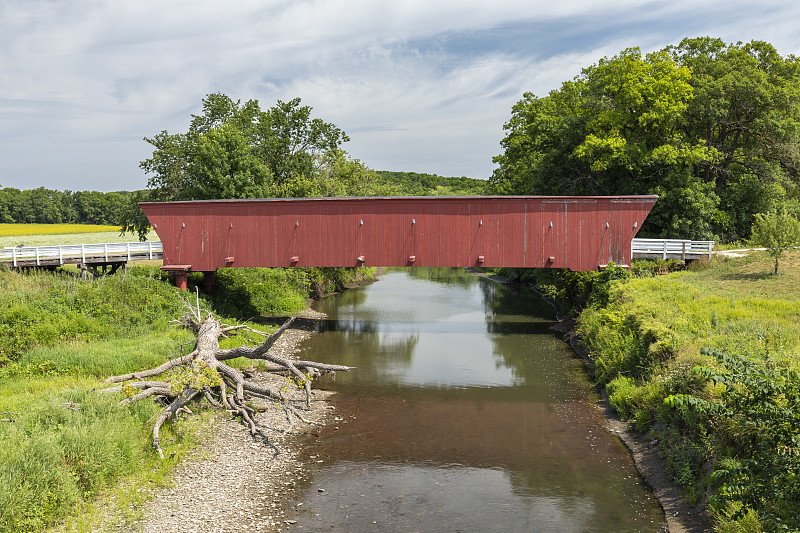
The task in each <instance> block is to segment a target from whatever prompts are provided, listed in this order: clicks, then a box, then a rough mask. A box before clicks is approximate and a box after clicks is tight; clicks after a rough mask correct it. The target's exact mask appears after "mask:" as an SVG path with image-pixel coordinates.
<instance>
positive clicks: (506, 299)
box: [480, 279, 556, 321]
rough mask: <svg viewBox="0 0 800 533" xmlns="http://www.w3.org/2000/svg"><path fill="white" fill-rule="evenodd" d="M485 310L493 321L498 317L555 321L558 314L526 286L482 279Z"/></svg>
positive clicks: (481, 285)
mask: <svg viewBox="0 0 800 533" xmlns="http://www.w3.org/2000/svg"><path fill="white" fill-rule="evenodd" d="M481 281H482V283H481V284H480V288H481V292H482V293H483V308H484V311H485V313H486V315H487V317H488V318H489V319H490V320H491V318H493V317H494V316H496V315H509V316H525V317H537V318H541V319H543V320H553V321H554V320H555V319H556V313H555V311H554V310H553V308H552V307H551V306H550V304H548V303H547V302H546V301H545V300H544V298H542V297H541V296H539V295H538V294H536V293H535V292H534V291H532V290H531V289H529V288H528V287H526V286H524V285H503V284H500V283H497V282H494V281H490V280H486V279H482V280H481Z"/></svg>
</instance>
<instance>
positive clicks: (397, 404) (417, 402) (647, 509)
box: [289, 269, 664, 532]
mask: <svg viewBox="0 0 800 533" xmlns="http://www.w3.org/2000/svg"><path fill="white" fill-rule="evenodd" d="M317 309H318V310H320V311H323V312H325V313H326V314H327V315H328V317H329V318H328V320H324V321H320V322H319V324H318V334H317V335H314V336H313V337H312V338H311V339H309V340H308V341H306V342H305V344H304V345H303V348H302V350H303V353H301V354H300V357H301V358H308V359H314V360H318V361H324V362H329V363H336V364H346V365H351V366H356V367H358V369H357V370H355V371H353V372H351V373H340V374H339V375H338V376H337V377H336V379H335V380H327V381H324V382H321V383H319V384H318V386H319V387H321V388H327V389H331V390H335V391H337V392H338V393H339V394H338V395H337V396H336V399H335V401H334V402H333V403H334V405H335V407H336V413H337V415H336V416H337V420H336V421H334V423H332V424H330V425H328V426H327V427H326V428H324V429H323V430H322V431H321V432H320V434H319V435H318V436H317V437H315V438H313V439H311V440H310V442H309V443H308V445H307V448H306V449H307V450H308V452H307V453H308V454H309V458H310V459H311V461H313V463H312V464H313V465H315V466H314V467H312V476H311V480H310V481H309V482H308V483H307V485H306V486H305V487H304V489H303V490H301V493H300V495H299V497H298V500H297V501H296V502H295V505H296V507H295V509H296V511H295V512H294V513H292V516H291V519H292V520H296V521H297V522H296V523H292V524H291V525H290V526H289V527H290V528H291V529H292V530H302V531H331V530H332V529H333V530H340V531H465V532H466V531H532V532H550V531H553V532H555V531H558V532H573V531H574V532H584V531H587V532H591V531H597V532H601V531H602V532H606V531H615V532H656V531H663V530H664V514H663V512H662V510H661V508H660V506H659V505H658V502H657V501H656V499H655V497H654V496H653V494H652V493H651V492H650V491H649V490H648V489H647V487H646V486H645V485H644V483H643V481H642V479H641V478H640V476H639V474H638V473H637V471H636V469H635V467H634V465H633V462H632V460H631V457H630V455H629V454H628V452H627V450H626V449H625V447H624V446H623V445H622V443H621V442H620V441H619V440H618V439H617V438H616V437H614V436H613V435H611V434H609V433H608V432H607V431H606V430H605V429H604V428H603V418H602V415H601V414H600V412H599V410H598V409H597V407H596V405H595V404H596V402H597V400H598V398H597V396H596V394H595V392H594V391H593V389H592V386H591V384H590V382H589V380H588V378H587V376H586V374H585V371H584V368H583V366H582V362H581V361H580V359H578V358H577V357H576V356H575V355H574V354H573V353H572V352H571V350H570V349H569V347H568V346H567V345H566V344H565V343H564V342H563V341H562V340H561V339H560V335H559V334H557V333H556V332H554V331H553V330H551V326H552V325H553V324H554V322H555V317H554V315H553V311H552V309H551V308H550V307H549V306H548V305H547V304H546V303H545V302H543V301H542V299H541V298H540V297H539V296H538V295H537V294H535V293H534V292H532V291H529V290H527V289H525V288H518V289H509V288H507V287H504V286H502V285H499V284H497V283H494V282H492V281H489V280H485V279H482V278H478V277H475V276H472V275H470V274H468V273H466V272H464V271H463V270H459V269H405V270H396V271H390V272H388V273H386V274H385V275H383V276H381V278H380V280H379V281H378V282H377V283H374V284H372V285H369V286H367V287H363V288H360V289H354V290H349V291H345V292H344V293H342V294H340V295H337V296H335V297H333V298H329V299H326V300H324V301H321V302H319V303H318V304H317ZM298 504H299V505H298Z"/></svg>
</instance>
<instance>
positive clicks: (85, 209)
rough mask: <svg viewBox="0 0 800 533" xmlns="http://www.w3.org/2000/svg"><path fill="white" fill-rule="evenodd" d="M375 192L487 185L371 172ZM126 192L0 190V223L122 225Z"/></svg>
mask: <svg viewBox="0 0 800 533" xmlns="http://www.w3.org/2000/svg"><path fill="white" fill-rule="evenodd" d="M375 174H376V176H377V177H376V179H375V181H376V182H377V183H376V185H377V187H376V191H379V192H378V193H379V194H381V195H387V196H475V195H482V194H485V189H486V185H487V182H486V181H484V180H479V179H473V178H465V177H460V178H449V177H444V176H437V175H436V174H420V173H417V172H389V171H383V170H379V171H377V172H375ZM133 198H134V194H133V193H132V192H128V191H118V192H97V191H75V192H73V191H54V190H50V189H45V188H44V187H39V188H38V189H29V190H20V189H14V188H11V187H5V188H0V223H6V224H15V223H16V224H105V225H112V226H113V225H122V223H123V220H124V218H125V214H126V213H127V212H128V210H129V209H130V208H131V207H132V202H133Z"/></svg>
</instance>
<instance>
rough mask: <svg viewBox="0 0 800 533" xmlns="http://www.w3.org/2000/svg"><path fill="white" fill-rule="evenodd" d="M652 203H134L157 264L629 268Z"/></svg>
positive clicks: (208, 267)
mask: <svg viewBox="0 0 800 533" xmlns="http://www.w3.org/2000/svg"><path fill="white" fill-rule="evenodd" d="M657 198H658V197H657V196H580V197H564V196H494V197H398V198H319V199H265V200H202V201H192V202H163V203H153V202H150V203H142V204H141V206H142V209H144V212H145V214H146V215H147V217H148V218H149V219H150V222H151V224H152V225H153V228H154V229H155V231H156V233H158V236H159V238H160V239H161V242H162V243H163V247H164V265H191V268H192V270H194V271H206V272H211V271H214V270H216V269H217V268H222V267H289V266H301V267H309V266H361V265H364V264H365V265H368V266H415V267H416V266H455V267H458V266H462V267H466V266H485V267H499V266H506V267H544V268H562V267H563V268H569V269H572V270H596V269H597V268H598V267H600V266H602V265H606V264H608V263H609V262H612V261H613V262H614V263H616V264H620V265H629V264H630V258H631V239H632V238H633V237H634V235H636V232H637V231H638V229H639V228H640V227H641V225H642V222H643V221H644V219H645V217H646V216H647V214H648V213H649V212H650V209H652V207H653V205H654V204H655V201H656V200H657Z"/></svg>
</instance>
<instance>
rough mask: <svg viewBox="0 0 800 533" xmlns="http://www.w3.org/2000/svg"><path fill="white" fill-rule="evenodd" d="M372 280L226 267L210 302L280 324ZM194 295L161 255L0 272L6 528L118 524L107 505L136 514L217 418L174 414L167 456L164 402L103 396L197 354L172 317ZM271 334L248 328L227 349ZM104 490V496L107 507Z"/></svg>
mask: <svg viewBox="0 0 800 533" xmlns="http://www.w3.org/2000/svg"><path fill="white" fill-rule="evenodd" d="M371 276H372V271H371V270H369V269H356V270H349V269H294V270H282V269H272V270H270V269H229V270H227V271H225V272H224V273H223V274H222V275H220V276H219V277H218V279H217V292H216V294H215V296H214V297H213V298H207V297H205V296H204V295H201V296H200V298H201V299H200V305H201V307H202V308H203V309H205V310H212V311H214V312H215V313H216V314H217V316H220V317H221V318H222V320H223V321H224V322H228V323H231V324H235V323H242V322H243V321H245V320H247V321H246V322H245V323H247V324H248V325H250V326H251V327H253V328H255V329H258V330H261V331H265V332H270V331H273V330H274V328H275V327H276V324H277V323H278V322H279V320H275V319H272V318H270V317H269V316H266V315H269V314H272V315H277V316H278V317H284V316H286V315H289V314H291V313H293V312H295V311H297V310H299V309H301V308H302V307H304V306H305V301H306V298H307V297H308V296H309V294H310V292H313V293H315V294H316V293H325V292H329V291H330V290H337V289H341V288H342V287H344V286H346V285H348V284H350V283H358V282H362V281H363V280H365V279H370V278H371ZM192 281H193V282H197V283H200V281H201V280H200V279H193V280H192ZM190 285H191V283H190ZM187 302H188V303H190V304H191V305H192V306H194V305H195V303H196V302H195V298H194V294H193V293H187V292H182V291H179V290H178V289H176V288H175V287H174V286H172V285H171V284H170V283H169V282H168V281H167V280H166V277H165V275H164V273H162V272H161V271H160V270H159V269H158V266H157V265H146V266H135V267H132V268H130V269H126V270H124V271H121V272H119V273H117V274H116V275H114V276H107V277H105V278H101V279H97V280H82V279H80V277H79V276H78V272H77V271H76V270H75V269H73V268H64V269H59V270H58V271H56V272H46V271H27V272H14V271H11V270H8V269H1V268H0V413H5V414H3V415H0V419H3V418H8V419H10V420H12V421H10V422H0V532H6V531H8V532H11V531H15V532H16V531H41V530H43V529H45V528H48V527H52V526H55V525H56V524H58V523H62V524H63V527H64V528H66V529H69V530H78V531H94V530H99V529H101V528H104V527H107V526H108V524H107V523H105V522H103V520H104V519H107V518H108V517H109V515H111V517H112V518H114V517H116V518H118V519H124V520H133V519H136V517H137V516H138V513H139V512H140V511H137V509H140V508H141V502H142V501H144V500H145V499H146V498H147V497H149V496H148V495H149V494H151V493H152V489H153V487H155V486H156V485H158V484H160V483H163V482H164V478H165V476H166V474H167V473H168V472H169V470H170V469H171V468H172V467H173V466H174V465H175V464H176V463H177V462H178V461H179V460H181V459H182V458H183V457H185V456H186V454H187V453H189V451H190V450H191V449H192V447H193V446H194V445H195V443H196V442H197V440H198V439H199V437H200V436H201V434H203V433H207V431H206V428H207V427H208V424H209V423H210V420H212V419H213V415H211V414H209V413H208V412H206V411H205V410H202V409H201V410H199V415H200V416H198V417H190V418H189V419H187V420H181V421H179V422H174V423H173V422H170V423H168V424H167V425H165V427H164V428H163V430H162V441H161V445H162V447H163V448H164V450H165V453H166V455H167V457H168V459H167V460H165V461H161V460H160V459H159V458H158V455H157V454H156V453H155V452H154V450H153V448H152V443H151V433H150V432H151V430H152V417H153V415H154V414H155V413H156V412H157V409H158V406H157V405H155V404H154V403H153V402H149V401H144V402H137V403H136V404H135V405H134V406H132V407H126V408H119V407H117V403H118V402H119V400H120V397H119V395H116V394H112V395H105V394H100V393H98V392H96V390H98V389H100V388H103V387H104V383H103V380H104V379H105V378H106V377H107V376H110V375H115V374H122V373H127V372H132V371H136V370H143V369H146V368H151V367H154V366H156V365H158V364H160V363H161V362H163V361H165V360H167V359H169V358H171V357H174V356H176V355H180V354H181V353H188V352H189V351H191V350H192V349H193V342H192V340H193V335H192V334H190V333H188V332H186V331H184V330H182V329H179V328H177V327H175V326H174V325H171V324H170V321H171V320H172V319H176V318H178V317H179V316H180V315H182V314H184V313H185V312H186V311H187V310H188V308H187V305H188V304H187ZM226 316H227V317H228V318H226ZM261 340H262V338H261V337H260V336H258V335H256V334H252V333H249V334H244V333H243V334H242V335H240V336H238V337H233V338H230V339H226V340H224V341H222V343H221V346H222V347H224V348H230V347H234V346H239V345H241V344H242V343H244V342H247V343H248V344H251V345H252V344H256V343H258V342H261ZM229 364H232V365H234V366H238V367H244V366H252V362H250V361H247V360H241V359H240V360H233V361H230V362H229ZM70 402H71V403H70ZM70 406H75V407H79V410H73V409H71V408H70ZM173 453H174V454H175V455H174V456H173V455H172V454H173ZM101 496H102V501H104V502H106V503H98V502H99V501H100V500H98V498H100V497H101ZM109 508H111V509H112V511H111V512H110V513H109V512H108V509H109Z"/></svg>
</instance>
